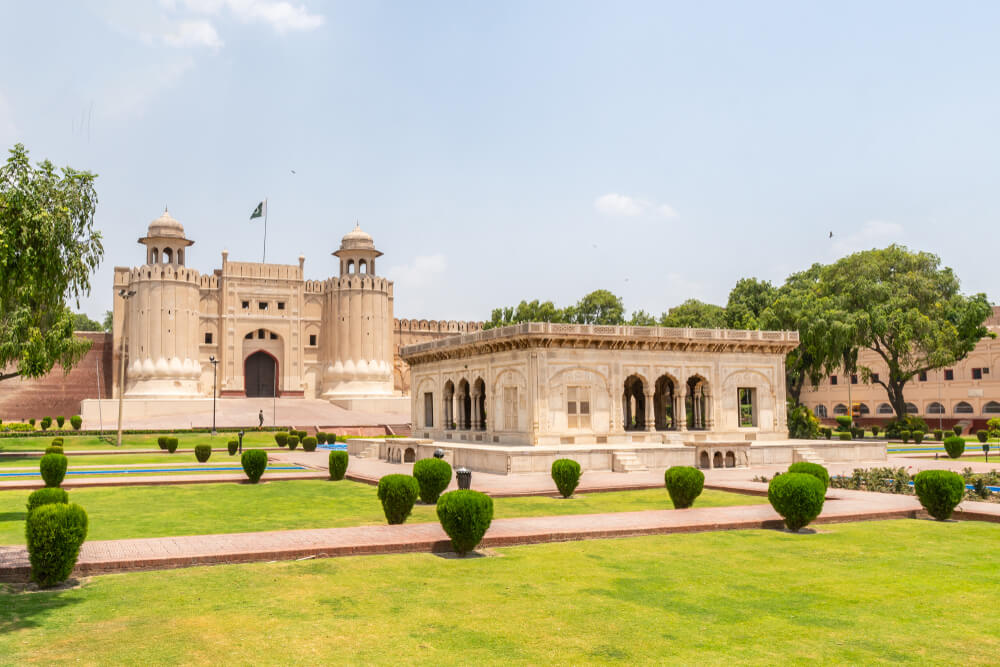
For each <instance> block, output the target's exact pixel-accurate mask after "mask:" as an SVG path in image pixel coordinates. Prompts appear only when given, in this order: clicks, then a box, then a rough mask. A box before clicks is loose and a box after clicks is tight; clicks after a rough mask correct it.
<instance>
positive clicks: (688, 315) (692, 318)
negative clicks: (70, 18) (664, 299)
mask: <svg viewBox="0 0 1000 667" xmlns="http://www.w3.org/2000/svg"><path fill="white" fill-rule="evenodd" d="M660 326H664V327H692V328H695V329H722V328H724V327H725V326H726V309H725V308H723V307H722V306H716V305H715V304H711V303H704V302H702V301H699V300H698V299H688V300H687V301H685V302H684V303H682V304H681V305H679V306H674V307H673V308H671V309H670V312H668V313H666V314H664V315H661V316H660Z"/></svg>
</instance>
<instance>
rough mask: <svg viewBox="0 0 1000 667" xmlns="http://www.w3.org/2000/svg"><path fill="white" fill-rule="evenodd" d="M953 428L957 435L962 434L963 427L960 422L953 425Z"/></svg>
mask: <svg viewBox="0 0 1000 667" xmlns="http://www.w3.org/2000/svg"><path fill="white" fill-rule="evenodd" d="M951 430H952V431H954V432H955V435H962V427H961V426H960V425H959V424H955V425H954V426H952V427H951Z"/></svg>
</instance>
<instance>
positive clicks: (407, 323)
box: [392, 319, 483, 334]
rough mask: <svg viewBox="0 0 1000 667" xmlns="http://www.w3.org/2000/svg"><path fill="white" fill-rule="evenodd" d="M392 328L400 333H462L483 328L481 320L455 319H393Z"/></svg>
mask: <svg viewBox="0 0 1000 667" xmlns="http://www.w3.org/2000/svg"><path fill="white" fill-rule="evenodd" d="M392 325H393V328H394V329H395V330H396V331H398V332H400V333H435V334H464V333H475V332H476V331H482V330H483V323H482V322H456V321H455V320H407V319H395V320H393V321H392Z"/></svg>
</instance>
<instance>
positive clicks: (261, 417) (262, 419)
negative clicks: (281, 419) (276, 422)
mask: <svg viewBox="0 0 1000 667" xmlns="http://www.w3.org/2000/svg"><path fill="white" fill-rule="evenodd" d="M257 421H258V422H260V423H259V424H258V425H257V430H258V431H259V430H260V429H262V428H264V411H263V410H261V411H260V413H259V414H258V415H257Z"/></svg>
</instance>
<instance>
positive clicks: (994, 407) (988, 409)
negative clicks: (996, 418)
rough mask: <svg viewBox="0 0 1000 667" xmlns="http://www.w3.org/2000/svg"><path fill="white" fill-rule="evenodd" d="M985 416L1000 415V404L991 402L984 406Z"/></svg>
mask: <svg viewBox="0 0 1000 667" xmlns="http://www.w3.org/2000/svg"><path fill="white" fill-rule="evenodd" d="M983 414H984V415H1000V403H997V402H996V401H990V402H989V403H987V404H986V405H984V406H983Z"/></svg>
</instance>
